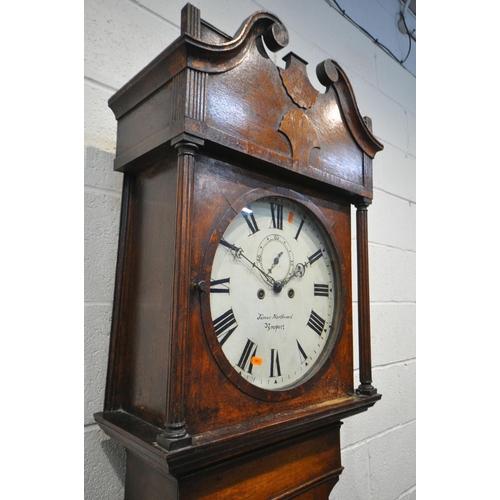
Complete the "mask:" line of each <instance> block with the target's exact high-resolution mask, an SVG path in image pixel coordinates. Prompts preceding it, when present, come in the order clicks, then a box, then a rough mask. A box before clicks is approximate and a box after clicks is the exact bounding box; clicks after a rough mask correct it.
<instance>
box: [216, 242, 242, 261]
mask: <svg viewBox="0 0 500 500" xmlns="http://www.w3.org/2000/svg"><path fill="white" fill-rule="evenodd" d="M220 244H221V245H222V246H224V247H226V248H229V250H232V251H233V252H236V257H241V254H242V252H243V250H242V249H241V248H239V247H237V246H236V245H233V244H232V243H229V242H228V241H226V240H225V239H224V238H221V240H220Z"/></svg>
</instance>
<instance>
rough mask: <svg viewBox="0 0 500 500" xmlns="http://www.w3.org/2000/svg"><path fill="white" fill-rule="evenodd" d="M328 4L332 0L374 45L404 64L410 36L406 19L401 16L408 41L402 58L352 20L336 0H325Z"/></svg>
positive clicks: (409, 49)
mask: <svg viewBox="0 0 500 500" xmlns="http://www.w3.org/2000/svg"><path fill="white" fill-rule="evenodd" d="M326 1H327V3H328V4H330V5H331V2H333V3H334V4H335V6H336V7H337V9H338V10H339V11H340V12H341V14H342V15H343V16H344V17H345V18H346V19H348V20H349V21H351V23H352V24H354V26H356V27H357V28H358V29H360V30H361V31H362V32H363V33H364V34H365V35H366V36H367V37H368V38H370V39H371V40H372V41H373V42H374V43H375V45H377V46H378V47H380V48H381V49H382V50H383V51H384V52H385V53H386V54H388V55H389V56H390V57H392V58H393V59H395V60H396V61H397V62H398V63H399V64H404V63H405V62H406V60H407V59H408V57H410V52H411V36H410V32H409V30H408V26H406V21H405V19H404V17H403V22H404V24H405V27H406V31H407V34H408V42H409V46H408V53H407V54H406V57H405V58H404V59H398V58H397V57H396V56H395V55H394V54H393V53H392V52H391V50H390V49H388V48H387V47H386V46H385V45H383V44H382V43H380V42H379V41H378V38H375V37H374V36H373V35H371V34H370V33H368V31H366V30H365V29H364V28H363V27H362V26H360V25H359V24H358V23H357V22H356V21H354V19H352V18H351V17H350V16H349V15H348V14H346V11H345V9H343V8H342V7H341V6H340V5H339V4H338V2H337V0H326Z"/></svg>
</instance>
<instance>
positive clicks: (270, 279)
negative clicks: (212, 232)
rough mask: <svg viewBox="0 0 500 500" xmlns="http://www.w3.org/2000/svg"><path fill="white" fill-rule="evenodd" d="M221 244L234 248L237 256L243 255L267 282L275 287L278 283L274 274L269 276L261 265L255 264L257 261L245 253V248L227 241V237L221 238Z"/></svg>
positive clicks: (230, 248)
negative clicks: (253, 260)
mask: <svg viewBox="0 0 500 500" xmlns="http://www.w3.org/2000/svg"><path fill="white" fill-rule="evenodd" d="M220 244H221V245H222V246H225V247H226V248H229V250H232V251H233V252H236V253H235V256H236V257H243V258H244V259H245V260H246V261H247V262H248V263H249V264H251V265H252V268H255V269H257V271H259V273H260V274H262V276H263V277H264V279H265V280H266V281H267V283H268V284H269V285H270V286H272V287H274V286H275V285H276V283H277V282H276V280H275V279H274V278H273V277H272V276H269V274H267V273H266V272H264V271H263V270H262V269H261V268H260V267H259V266H257V264H255V262H252V261H251V260H250V259H249V258H248V257H247V256H246V255H245V254H244V253H243V249H242V248H240V247H237V246H236V245H233V244H232V243H229V242H228V241H226V240H225V239H223V238H221V240H220Z"/></svg>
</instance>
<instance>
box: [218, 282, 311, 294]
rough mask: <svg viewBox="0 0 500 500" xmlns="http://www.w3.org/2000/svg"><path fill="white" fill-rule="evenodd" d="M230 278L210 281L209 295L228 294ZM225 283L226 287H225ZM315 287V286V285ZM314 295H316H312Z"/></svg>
mask: <svg viewBox="0 0 500 500" xmlns="http://www.w3.org/2000/svg"><path fill="white" fill-rule="evenodd" d="M230 279H231V278H222V279H220V280H211V281H210V293H229V280H230ZM226 283H227V285H226ZM315 286H316V285H315ZM314 295H316V294H314Z"/></svg>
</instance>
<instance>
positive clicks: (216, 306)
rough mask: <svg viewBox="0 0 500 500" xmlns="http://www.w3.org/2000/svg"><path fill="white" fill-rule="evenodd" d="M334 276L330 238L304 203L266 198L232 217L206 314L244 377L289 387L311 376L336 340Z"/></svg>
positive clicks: (269, 386)
mask: <svg viewBox="0 0 500 500" xmlns="http://www.w3.org/2000/svg"><path fill="white" fill-rule="evenodd" d="M336 275H337V271H336V264H335V252H334V249H333V246H332V243H331V241H330V238H329V237H328V235H327V233H326V231H325V229H324V228H323V226H322V225H321V223H320V222H319V220H318V219H317V218H316V217H315V216H314V214H313V213H312V212H311V211H310V210H309V209H307V208H306V207H305V206H304V205H302V204H300V203H298V202H296V201H293V200H291V199H288V198H284V197H276V196H272V197H265V198H260V199H259V200H256V201H254V202H252V203H250V204H249V205H248V206H246V207H245V208H243V210H241V212H240V213H239V214H238V215H236V217H235V218H234V219H233V220H232V222H231V223H230V224H229V226H228V227H227V229H226V231H225V232H224V234H223V236H222V238H221V240H220V244H219V246H218V248H217V250H216V253H215V257H214V261H213V266H212V274H211V280H210V312H211V317H212V322H213V327H214V331H215V335H216V336H217V340H218V342H219V344H220V346H221V349H222V352H223V353H224V356H225V357H226V358H227V360H228V361H229V363H230V364H231V365H232V367H233V368H234V370H236V372H237V373H238V374H239V375H240V376H241V377H243V379H245V380H247V381H248V382H249V383H250V384H253V385H254V386H256V387H259V388H262V389H266V390H286V389H288V388H291V387H292V386H294V385H297V384H298V383H301V382H303V381H304V380H306V379H307V378H309V376H310V375H311V374H313V373H314V372H315V369H316V367H318V366H319V365H320V364H321V362H322V361H323V358H324V353H325V352H329V349H331V346H332V343H333V341H334V339H333V338H332V336H333V335H334V328H333V326H334V320H335V316H336V308H337V299H336V298H337V297H338V295H339V294H338V290H337V289H336V287H337V283H338V280H337V279H336Z"/></svg>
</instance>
